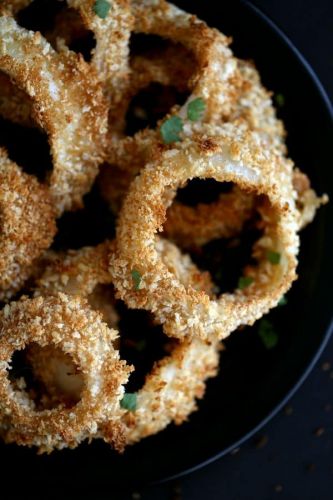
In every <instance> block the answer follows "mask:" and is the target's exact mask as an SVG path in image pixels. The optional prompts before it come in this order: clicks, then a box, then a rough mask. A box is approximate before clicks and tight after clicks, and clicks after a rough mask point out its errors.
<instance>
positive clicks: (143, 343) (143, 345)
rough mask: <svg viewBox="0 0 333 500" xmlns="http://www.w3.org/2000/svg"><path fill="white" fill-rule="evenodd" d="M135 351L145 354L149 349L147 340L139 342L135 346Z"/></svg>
mask: <svg viewBox="0 0 333 500" xmlns="http://www.w3.org/2000/svg"><path fill="white" fill-rule="evenodd" d="M134 347H135V349H136V350H137V351H139V352H143V351H144V350H145V349H146V347H147V341H146V340H145V339H141V340H138V341H137V342H135V345H134Z"/></svg>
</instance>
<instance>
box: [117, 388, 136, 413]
mask: <svg viewBox="0 0 333 500" xmlns="http://www.w3.org/2000/svg"><path fill="white" fill-rule="evenodd" d="M120 406H121V407H122V408H124V409H125V410H128V411H135V410H136V406H137V394H136V393H135V392H127V393H125V394H124V397H123V399H122V400H121V401H120Z"/></svg>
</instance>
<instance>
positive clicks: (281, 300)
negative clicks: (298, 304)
mask: <svg viewBox="0 0 333 500" xmlns="http://www.w3.org/2000/svg"><path fill="white" fill-rule="evenodd" d="M287 304H288V300H287V297H286V296H285V295H282V297H281V299H280V300H279V302H278V306H285V305H287Z"/></svg>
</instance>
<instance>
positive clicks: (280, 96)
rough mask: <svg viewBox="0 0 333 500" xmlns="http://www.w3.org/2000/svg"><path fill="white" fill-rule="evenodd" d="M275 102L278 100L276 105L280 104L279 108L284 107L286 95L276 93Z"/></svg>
mask: <svg viewBox="0 0 333 500" xmlns="http://www.w3.org/2000/svg"><path fill="white" fill-rule="evenodd" d="M275 102H276V105H277V106H279V108H283V106H284V105H285V102H286V100H285V97H284V95H283V94H275Z"/></svg>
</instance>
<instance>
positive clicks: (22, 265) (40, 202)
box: [0, 148, 56, 300]
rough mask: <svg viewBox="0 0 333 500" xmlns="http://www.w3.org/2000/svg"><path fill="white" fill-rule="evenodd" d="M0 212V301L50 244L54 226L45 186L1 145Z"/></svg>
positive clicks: (6, 296) (7, 296)
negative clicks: (12, 159) (24, 170)
mask: <svg viewBox="0 0 333 500" xmlns="http://www.w3.org/2000/svg"><path fill="white" fill-rule="evenodd" d="M0 211H1V236H0V300H5V299H6V300H7V299H9V298H10V297H11V296H12V295H13V294H14V293H15V292H17V291H18V290H19V289H20V287H21V286H22V285H23V283H24V282H25V281H26V280H27V279H28V277H29V276H30V274H31V271H32V265H33V263H34V261H35V260H36V259H37V258H38V257H39V256H40V254H41V253H42V252H43V250H45V249H46V248H48V247H49V245H50V244H51V243H52V240H53V236H54V235H55V232H56V225H55V213H54V209H53V206H52V202H51V198H50V195H49V192H48V189H47V188H46V187H45V186H41V185H40V184H39V183H38V181H37V179H35V178H34V177H33V176H32V175H28V174H25V173H24V172H22V171H21V169H20V168H19V167H18V166H17V165H16V164H15V163H14V162H12V161H10V160H9V159H8V156H7V154H6V152H5V150H4V149H1V148H0Z"/></svg>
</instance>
